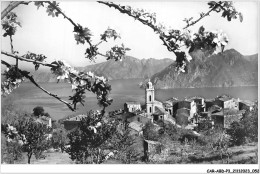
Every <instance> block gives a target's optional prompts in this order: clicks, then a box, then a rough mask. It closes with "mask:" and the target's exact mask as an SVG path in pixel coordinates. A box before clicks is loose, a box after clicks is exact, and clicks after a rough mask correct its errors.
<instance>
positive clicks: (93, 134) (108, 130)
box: [66, 111, 117, 164]
mask: <svg viewBox="0 0 260 174" xmlns="http://www.w3.org/2000/svg"><path fill="white" fill-rule="evenodd" d="M87 115H88V117H86V118H84V119H82V120H81V122H80V124H79V126H78V128H77V129H76V130H74V131H72V132H70V133H69V134H68V138H69V148H68V149H66V152H67V153H68V154H69V155H70V158H71V159H72V160H73V161H76V163H80V164H85V163H95V164H99V163H102V162H103V161H104V160H105V153H104V150H106V149H107V148H106V146H107V142H108V141H109V139H110V138H111V137H112V136H113V135H114V133H115V131H116V126H117V124H116V121H115V120H104V119H103V118H102V116H103V115H102V114H101V113H100V112H94V111H90V112H89V113H88V114H87Z"/></svg>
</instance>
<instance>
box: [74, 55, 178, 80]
mask: <svg viewBox="0 0 260 174" xmlns="http://www.w3.org/2000/svg"><path fill="white" fill-rule="evenodd" d="M171 63H173V60H171V59H160V60H158V59H153V58H150V59H141V60H140V59H137V58H134V57H130V56H126V58H125V59H123V60H122V61H114V60H109V61H107V62H102V63H98V64H95V65H90V66H86V67H81V68H77V69H79V70H81V71H85V72H86V71H92V72H94V73H95V74H97V75H101V76H104V77H106V78H108V79H110V80H112V79H113V80H114V79H131V78H148V77H151V76H152V75H154V74H155V73H158V72H160V71H161V70H163V69H164V68H165V67H167V66H169V65H170V64H171Z"/></svg>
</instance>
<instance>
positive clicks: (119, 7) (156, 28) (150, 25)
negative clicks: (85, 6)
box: [97, 1, 175, 53]
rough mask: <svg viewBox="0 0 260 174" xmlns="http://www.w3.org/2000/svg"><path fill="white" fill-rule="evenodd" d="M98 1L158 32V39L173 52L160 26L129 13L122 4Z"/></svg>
mask: <svg viewBox="0 0 260 174" xmlns="http://www.w3.org/2000/svg"><path fill="white" fill-rule="evenodd" d="M97 2H98V3H101V4H104V5H107V6H108V7H110V8H111V7H114V8H115V9H117V10H119V11H120V12H121V13H125V14H127V15H128V16H130V17H132V18H134V19H135V20H138V21H140V22H141V23H142V24H144V25H147V26H149V27H150V28H152V29H153V30H154V31H155V32H158V34H160V39H161V40H162V41H163V44H164V45H165V46H166V47H167V49H168V50H169V51H171V52H174V53H175V51H174V50H173V49H172V47H171V46H170V45H169V44H168V43H167V41H166V40H165V33H164V32H163V31H162V30H160V28H159V27H158V26H156V25H154V24H152V23H151V22H149V21H148V20H145V19H141V18H140V17H139V16H135V15H133V14H131V12H130V11H128V10H126V9H125V8H124V6H120V5H117V4H114V3H113V2H103V1H97Z"/></svg>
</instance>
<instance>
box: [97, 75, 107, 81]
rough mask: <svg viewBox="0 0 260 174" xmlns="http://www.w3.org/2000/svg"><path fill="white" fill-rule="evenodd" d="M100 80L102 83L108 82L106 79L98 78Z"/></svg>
mask: <svg viewBox="0 0 260 174" xmlns="http://www.w3.org/2000/svg"><path fill="white" fill-rule="evenodd" d="M96 78H97V79H98V80H100V81H102V82H103V83H104V82H106V78H105V77H103V76H102V77H96Z"/></svg>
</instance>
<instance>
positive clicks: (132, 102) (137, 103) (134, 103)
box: [126, 101, 140, 105]
mask: <svg viewBox="0 0 260 174" xmlns="http://www.w3.org/2000/svg"><path fill="white" fill-rule="evenodd" d="M126 104H127V105H140V102H136V101H130V102H126Z"/></svg>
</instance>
